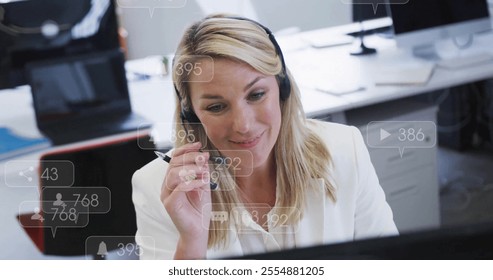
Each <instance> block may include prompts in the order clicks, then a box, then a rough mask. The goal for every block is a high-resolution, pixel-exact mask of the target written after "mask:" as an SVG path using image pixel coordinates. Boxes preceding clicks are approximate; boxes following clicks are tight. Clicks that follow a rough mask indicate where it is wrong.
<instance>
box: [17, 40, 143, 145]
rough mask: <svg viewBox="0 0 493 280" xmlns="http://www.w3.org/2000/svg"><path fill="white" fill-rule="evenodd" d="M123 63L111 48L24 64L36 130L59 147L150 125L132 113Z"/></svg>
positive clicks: (118, 53)
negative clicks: (31, 98) (30, 92)
mask: <svg viewBox="0 0 493 280" xmlns="http://www.w3.org/2000/svg"><path fill="white" fill-rule="evenodd" d="M124 63H125V61H124V57H123V53H122V52H121V51H120V50H119V49H117V50H113V51H106V52H99V53H93V54H88V55H78V56H73V57H70V58H61V59H50V60H46V61H37V62H33V63H30V64H28V65H27V66H26V69H27V70H26V71H27V75H28V80H29V83H30V84H31V91H32V95H33V103H34V109H35V112H36V122H37V125H38V128H39V130H40V131H41V132H42V133H43V134H45V135H46V136H47V138H49V139H50V140H51V141H52V142H53V144H54V145H59V144H66V143H72V142H78V141H82V140H88V139H93V138H97V137H102V136H108V135H113V134H118V133H123V132H127V131H137V130H138V129H139V128H147V127H150V123H149V122H148V121H147V120H146V119H144V118H143V117H140V116H139V115H137V114H135V113H133V112H132V109H131V106H130V97H129V92H128V86H127V80H126V76H125V68H124Z"/></svg>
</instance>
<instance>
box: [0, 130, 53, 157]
mask: <svg viewBox="0 0 493 280" xmlns="http://www.w3.org/2000/svg"><path fill="white" fill-rule="evenodd" d="M50 145H51V143H50V141H48V139H46V138H28V137H23V136H20V135H17V134H15V133H14V132H12V130H10V129H9V128H5V127H0V161H2V160H5V159H9V158H13V157H16V156H20V155H23V154H27V153H31V152H35V151H39V150H42V149H46V148H48V147H50Z"/></svg>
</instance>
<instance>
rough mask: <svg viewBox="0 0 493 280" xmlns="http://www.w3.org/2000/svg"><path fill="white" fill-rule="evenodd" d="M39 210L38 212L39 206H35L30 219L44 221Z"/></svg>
mask: <svg viewBox="0 0 493 280" xmlns="http://www.w3.org/2000/svg"><path fill="white" fill-rule="evenodd" d="M39 212H40V209H39V207H35V208H34V215H32V216H31V220H34V221H35V220H38V221H41V222H42V221H44V218H43V216H41V214H39Z"/></svg>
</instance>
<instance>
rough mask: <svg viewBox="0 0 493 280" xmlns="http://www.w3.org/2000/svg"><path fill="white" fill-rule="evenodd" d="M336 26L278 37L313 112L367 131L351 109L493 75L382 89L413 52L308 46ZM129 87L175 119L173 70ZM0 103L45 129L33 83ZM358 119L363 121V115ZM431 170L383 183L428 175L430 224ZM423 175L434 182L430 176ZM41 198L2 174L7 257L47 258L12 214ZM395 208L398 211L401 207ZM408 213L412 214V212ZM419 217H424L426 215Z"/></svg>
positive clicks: (12, 123)
mask: <svg viewBox="0 0 493 280" xmlns="http://www.w3.org/2000/svg"><path fill="white" fill-rule="evenodd" d="M338 30H339V31H340V30H344V32H345V31H346V30H349V29H348V27H344V28H342V29H323V30H316V31H311V32H306V33H303V34H294V35H290V36H285V37H283V38H279V41H280V44H281V46H282V47H283V48H285V52H284V56H285V59H286V63H287V65H288V67H289V69H290V71H291V72H292V73H293V75H294V77H295V80H296V81H297V82H298V84H299V86H300V89H301V94H302V96H301V97H302V102H303V106H304V109H305V112H306V114H307V115H308V116H309V117H320V118H324V117H326V116H327V115H329V116H331V120H333V121H338V122H346V123H349V124H355V125H358V126H359V127H360V128H362V129H364V128H363V127H361V126H360V123H357V122H358V120H355V119H354V118H352V117H348V118H347V117H346V116H345V112H350V111H354V110H357V109H361V108H370V110H371V107H373V106H376V105H378V104H382V103H383V102H389V101H396V100H400V99H402V98H405V97H410V96H414V95H418V94H420V93H424V92H430V91H433V90H436V89H441V88H446V87H451V86H455V85H459V84H464V83H469V82H473V81H478V80H482V79H486V78H489V77H492V76H493V63H485V64H481V65H477V66H475V67H468V68H465V69H461V70H454V71H451V70H446V69H436V71H435V72H434V74H433V76H432V78H431V80H430V81H429V83H427V84H426V85H423V86H379V87H376V86H374V85H373V83H372V79H373V78H374V75H375V73H377V70H378V67H380V66H382V65H388V64H389V63H395V61H399V62H402V61H415V58H413V57H412V56H410V55H409V54H407V53H406V52H403V51H401V50H398V49H396V48H395V44H394V43H393V41H392V40H388V39H383V38H380V37H378V36H372V37H368V38H367V40H366V43H367V44H368V45H369V46H374V47H377V49H378V51H379V53H378V54H377V55H375V56H369V57H352V56H349V55H348V52H349V50H348V49H349V47H350V46H349V45H344V46H337V47H330V48H324V49H313V48H310V47H309V46H307V45H306V44H304V43H303V40H302V36H330V34H333V33H334V32H339V31H338ZM314 34H315V35H314ZM475 42H476V47H477V48H480V49H481V48H482V49H485V50H488V51H489V48H490V46H491V43H490V42H493V35H491V34H484V35H482V36H481V37H478V38H477V40H476V41H475ZM285 46H286V47H285ZM289 46H296V48H290V47H289ZM147 62H149V61H147ZM147 62H145V63H147ZM135 63H137V64H138V63H144V62H143V61H140V62H135ZM128 66H129V67H130V68H131V67H133V66H132V63H131V62H129V64H128ZM317 77H330V78H332V79H334V80H342V81H345V82H353V81H354V82H356V83H358V84H360V85H362V86H364V87H365V90H362V91H358V92H354V93H348V94H344V95H340V96H335V95H330V94H327V93H323V92H320V91H318V90H316V89H314V88H313V86H312V83H313V82H314V81H317ZM129 89H130V95H131V101H132V106H133V109H134V111H136V112H137V113H139V114H141V115H143V116H145V117H146V118H148V119H150V120H151V121H153V122H154V123H162V122H164V123H166V122H167V123H171V122H172V118H173V114H174V112H173V110H174V102H175V100H174V98H175V93H174V91H173V86H172V83H171V80H170V76H169V75H168V76H165V77H153V78H151V79H149V80H144V81H132V82H130V83H129ZM0 104H1V106H2V110H0V125H1V126H5V125H7V126H9V127H11V128H14V129H16V130H17V131H18V132H19V133H20V134H23V135H32V136H34V135H37V134H39V132H38V130H37V128H36V125H35V119H34V112H33V110H32V108H31V96H30V89H29V87H20V88H18V89H14V90H5V91H1V92H0ZM6 107H8V108H15V110H9V112H7V110H6V109H5V108H6ZM425 110H426V109H425ZM416 112H418V113H416ZM422 112H423V111H421V110H420V109H416V110H415V111H409V112H406V114H405V116H406V119H407V120H422V119H420V114H419V113H422ZM427 114H429V115H432V113H430V111H427ZM386 119H388V118H386ZM359 121H361V119H360V120H359ZM164 134H166V133H164ZM363 135H365V134H363ZM158 140H159V139H158ZM161 140H162V139H161ZM160 144H161V146H169V144H170V143H169V142H166V141H165V140H164V141H161V143H160ZM370 152H371V154H372V159H373V160H374V161H375V159H374V153H375V151H372V150H370ZM381 152H382V150H381V149H380V150H379V151H377V153H381ZM383 153H384V154H385V156H388V155H389V153H393V154H395V153H397V154H398V152H397V151H396V150H392V151H388V150H385V151H383ZM434 153H435V152H434V151H433V152H432V153H427V154H428V156H430V155H431V158H432V159H433V158H434ZM38 157H39V153H34V154H30V155H26V156H23V157H22V158H19V159H28V160H36V159H37V158H38ZM4 165H5V163H4V162H3V163H1V162H0V172H2V173H1V177H4V176H10V174H4V173H3V170H4ZM435 165H436V162H435ZM375 166H376V168H377V169H378V168H379V166H378V163H375ZM425 168H427V170H428V173H427V174H426V176H423V174H420V173H419V172H417V173H412V174H407V175H406V176H405V177H394V178H387V179H388V180H387V179H386V180H381V181H382V182H381V183H382V186H383V187H384V190H386V192H388V188H389V187H391V186H392V185H398V184H401V183H402V180H412V179H413V177H419V178H420V179H422V180H423V181H422V182H420V183H419V184H420V187H421V188H426V189H427V191H429V192H432V193H433V195H432V196H431V198H432V200H433V201H429V202H428V203H429V205H431V206H430V207H434V211H435V212H434V214H430V215H428V217H432V220H431V221H430V220H428V221H426V222H425V223H421V224H420V226H429V227H431V226H438V223H439V220H438V219H439V217H438V216H437V215H438V208H437V207H438V205H437V203H438V197H437V195H438V183H437V180H436V168H435V167H433V166H432V164H431V165H430V164H428V165H426V166H425ZM434 168H435V169H434ZM424 178H427V179H429V180H424ZM386 184H388V185H386ZM35 199H38V193H37V188H35V187H32V188H11V187H7V186H5V181H4V180H3V178H2V180H0V200H1V201H0V204H2V205H3V208H4V209H6V210H5V211H3V212H2V213H1V214H0V215H1V223H2V227H4V228H7V229H8V230H7V231H3V232H2V234H1V237H0V248H4V247H12V246H7V244H8V243H10V242H11V241H12V240H20V241H19V242H18V243H17V244H15V245H16V247H15V248H12V250H10V251H9V252H7V256H9V258H24V257H25V255H22V253H19V252H18V251H22V250H26V251H27V252H28V253H29V254H30V255H29V256H31V258H42V257H43V256H41V255H40V254H39V253H37V251H36V249H35V248H34V247H33V246H32V245H31V243H30V241H29V240H28V237H27V236H26V235H25V234H24V233H23V232H22V229H21V228H20V226H19V224H18V223H17V222H16V221H15V219H14V216H15V215H16V214H17V213H18V205H19V203H20V202H21V201H24V200H35ZM401 202H402V201H400V202H399V203H397V204H405V205H406V207H414V208H416V206H418V207H419V206H420V205H412V203H407V204H406V203H401ZM408 202H409V201H408ZM394 212H396V210H395V209H394ZM412 213H414V212H412ZM396 214H398V213H396ZM405 214H407V215H409V213H407V212H406V213H405ZM396 217H399V215H396ZM405 218H406V219H410V220H412V219H414V218H416V217H414V216H412V217H405ZM418 218H420V219H421V218H423V217H418ZM425 218H426V217H425ZM2 257H3V256H0V258H2Z"/></svg>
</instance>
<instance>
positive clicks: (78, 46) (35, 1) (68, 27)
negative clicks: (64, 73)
mask: <svg viewBox="0 0 493 280" xmlns="http://www.w3.org/2000/svg"><path fill="white" fill-rule="evenodd" d="M115 48H119V41H118V25H117V20H116V14H115V6H114V0H98V1H92V0H70V1H67V0H27V1H14V2H8V3H0V89H2V88H12V87H16V86H19V85H24V84H27V79H26V76H25V73H24V66H25V65H26V64H27V63H29V62H32V61H38V60H47V59H52V58H60V57H67V56H72V55H76V54H84V53H91V52H95V51H105V50H111V49H115Z"/></svg>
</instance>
